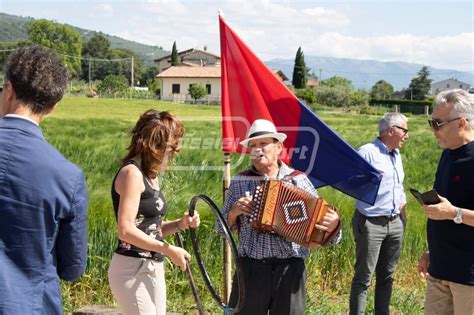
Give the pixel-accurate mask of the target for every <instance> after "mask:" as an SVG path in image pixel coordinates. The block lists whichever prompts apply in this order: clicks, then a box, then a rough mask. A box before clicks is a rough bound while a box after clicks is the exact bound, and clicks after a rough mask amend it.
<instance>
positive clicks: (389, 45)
mask: <svg viewBox="0 0 474 315" xmlns="http://www.w3.org/2000/svg"><path fill="white" fill-rule="evenodd" d="M218 10H221V12H222V14H223V17H224V19H225V20H226V22H227V23H228V25H229V26H230V27H231V28H232V29H233V30H234V31H235V32H236V33H237V34H238V35H239V37H240V38H241V39H242V40H244V42H246V44H247V45H248V46H249V47H250V48H251V50H252V51H253V52H254V53H255V54H256V55H257V56H258V57H259V58H260V59H262V60H263V61H268V60H271V59H274V58H282V59H293V58H294V57H295V54H296V51H297V49H298V47H300V46H301V47H302V49H303V52H304V54H305V56H324V57H338V58H353V59H370V60H379V61H405V62H412V63H418V64H424V65H428V66H432V67H435V68H440V69H452V70H460V71H468V72H474V4H473V2H472V1H464V0H463V1H451V0H434V1H416V0H398V1H390V0H387V1H382V0H370V1H369V0H365V1H361V0H333V1H310V0H280V1H272V0H248V1H245V0H228V1H217V0H214V1H212V0H209V1H202V0H195V1H191V0H154V1H122V0H115V1H83V0H75V1H72V0H63V1H41V0H36V1H35V0H30V1H24V0H0V11H1V12H4V13H8V14H14V15H21V16H31V17H34V18H46V19H52V20H55V21H57V22H60V23H67V24H70V25H74V26H78V27H81V28H85V29H91V30H95V31H102V32H104V33H107V34H111V35H116V36H119V37H122V38H125V39H129V40H133V41H136V42H140V43H144V44H149V45H155V46H161V47H163V49H165V50H168V51H171V47H172V45H173V42H174V41H176V44H177V47H178V50H186V49H189V48H198V49H203V47H204V46H207V49H208V51H210V52H213V53H216V54H219V25H218Z"/></svg>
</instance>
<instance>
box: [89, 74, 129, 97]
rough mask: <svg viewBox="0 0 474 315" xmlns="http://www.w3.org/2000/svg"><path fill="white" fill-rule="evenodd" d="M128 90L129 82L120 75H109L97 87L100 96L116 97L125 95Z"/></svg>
mask: <svg viewBox="0 0 474 315" xmlns="http://www.w3.org/2000/svg"><path fill="white" fill-rule="evenodd" d="M127 90H128V80H127V79H126V78H125V77H123V76H119V75H108V76H106V77H105V78H104V80H102V82H100V83H99V84H98V85H97V91H98V92H99V93H100V94H106V95H114V96H116V95H117V94H124V93H125V92H127Z"/></svg>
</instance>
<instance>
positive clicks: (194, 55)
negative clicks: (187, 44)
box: [154, 47, 221, 73]
mask: <svg viewBox="0 0 474 315" xmlns="http://www.w3.org/2000/svg"><path fill="white" fill-rule="evenodd" d="M154 62H155V63H156V65H157V68H158V73H161V72H163V71H165V70H166V69H168V68H169V67H171V55H167V56H164V57H161V58H159V59H155V60H154ZM178 62H179V65H180V66H185V67H186V66H187V67H205V66H219V65H220V63H221V57H219V56H218V55H216V54H213V53H210V52H208V51H207V48H206V47H204V50H199V49H195V48H191V49H188V50H183V51H180V52H178Z"/></svg>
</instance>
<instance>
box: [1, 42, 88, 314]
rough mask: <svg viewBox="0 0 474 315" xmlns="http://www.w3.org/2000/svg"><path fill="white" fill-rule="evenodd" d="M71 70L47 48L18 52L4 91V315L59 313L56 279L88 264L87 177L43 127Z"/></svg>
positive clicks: (80, 270)
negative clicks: (43, 131) (60, 151)
mask: <svg viewBox="0 0 474 315" xmlns="http://www.w3.org/2000/svg"><path fill="white" fill-rule="evenodd" d="M67 80H68V74H67V70H66V68H65V67H64V66H63V65H62V64H61V63H60V62H59V61H58V59H57V58H56V56H55V55H54V54H53V53H51V52H50V51H49V50H47V49H45V48H41V47H39V46H33V47H30V48H22V49H19V50H16V51H14V52H12V54H11V56H10V58H9V60H8V62H7V64H6V67H5V77H4V84H3V87H2V91H1V92H0V117H1V118H0V314H18V315H24V314H29V315H30V314H61V313H62V306H61V292H60V289H59V279H58V276H59V277H60V278H62V279H64V280H70V281H72V280H75V279H77V278H79V277H80V276H81V275H82V273H83V272H84V269H85V266H86V261H87V191H86V185H85V180H84V175H83V173H82V171H81V170H80V169H79V168H78V167H77V166H75V165H74V164H72V163H71V162H69V161H68V160H66V159H65V158H64V157H63V156H62V155H61V154H60V153H59V152H58V151H57V150H56V149H54V148H53V147H52V146H51V145H50V144H48V143H47V142H46V140H45V138H44V137H43V134H42V132H41V129H40V127H39V122H40V121H41V119H42V118H43V116H44V115H46V114H48V113H50V112H51V111H52V110H53V109H54V107H55V106H56V105H57V104H58V102H59V101H60V100H61V99H62V97H63V95H64V92H65V90H66V88H67Z"/></svg>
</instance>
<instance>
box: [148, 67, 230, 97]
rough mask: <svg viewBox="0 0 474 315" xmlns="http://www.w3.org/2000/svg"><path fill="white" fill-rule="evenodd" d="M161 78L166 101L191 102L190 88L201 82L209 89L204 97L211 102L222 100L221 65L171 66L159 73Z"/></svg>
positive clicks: (162, 92) (162, 91) (162, 94)
mask: <svg viewBox="0 0 474 315" xmlns="http://www.w3.org/2000/svg"><path fill="white" fill-rule="evenodd" d="M157 78H158V79H159V80H160V83H161V89H160V96H161V99H162V100H164V101H173V102H191V101H193V98H192V97H191V95H189V92H188V89H189V88H190V87H191V86H192V85H193V84H197V83H200V84H202V85H203V86H205V87H206V89H207V94H208V95H207V96H206V97H205V98H204V99H203V100H204V101H206V102H209V103H220V102H221V67H216V66H211V67H170V68H168V69H166V70H165V71H163V72H161V73H160V74H158V75H157Z"/></svg>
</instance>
